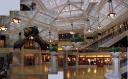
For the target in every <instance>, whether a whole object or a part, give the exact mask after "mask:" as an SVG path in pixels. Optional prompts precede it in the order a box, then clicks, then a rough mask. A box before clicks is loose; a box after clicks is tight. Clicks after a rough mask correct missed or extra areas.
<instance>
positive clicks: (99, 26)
mask: <svg viewBox="0 0 128 79" xmlns="http://www.w3.org/2000/svg"><path fill="white" fill-rule="evenodd" d="M98 29H101V25H100V18H99V15H98Z"/></svg>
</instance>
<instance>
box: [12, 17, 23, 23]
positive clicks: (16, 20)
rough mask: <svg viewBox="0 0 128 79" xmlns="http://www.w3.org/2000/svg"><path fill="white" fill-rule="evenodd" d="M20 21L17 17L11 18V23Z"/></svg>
mask: <svg viewBox="0 0 128 79" xmlns="http://www.w3.org/2000/svg"><path fill="white" fill-rule="evenodd" d="M20 22H21V20H20V19H19V18H13V19H12V21H11V23H16V24H19V23H20Z"/></svg>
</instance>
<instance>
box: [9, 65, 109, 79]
mask: <svg viewBox="0 0 128 79" xmlns="http://www.w3.org/2000/svg"><path fill="white" fill-rule="evenodd" d="M48 69H49V66H48V65H40V66H24V67H12V68H11V70H10V73H11V74H10V77H9V79H48ZM106 69H107V68H106V67H105V68H79V69H78V68H74V69H66V70H60V71H64V76H65V77H64V79H105V78H104V74H105V72H106Z"/></svg>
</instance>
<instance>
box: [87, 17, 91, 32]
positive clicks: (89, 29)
mask: <svg viewBox="0 0 128 79" xmlns="http://www.w3.org/2000/svg"><path fill="white" fill-rule="evenodd" d="M86 21H87V27H88V30H87V32H92V30H91V26H90V20H89V19H88V18H87V20H86Z"/></svg>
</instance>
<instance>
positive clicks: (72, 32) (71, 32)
mask: <svg viewBox="0 0 128 79" xmlns="http://www.w3.org/2000/svg"><path fill="white" fill-rule="evenodd" d="M71 27H72V30H71V31H70V34H72V35H74V34H75V32H74V31H73V24H72V23H71Z"/></svg>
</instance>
